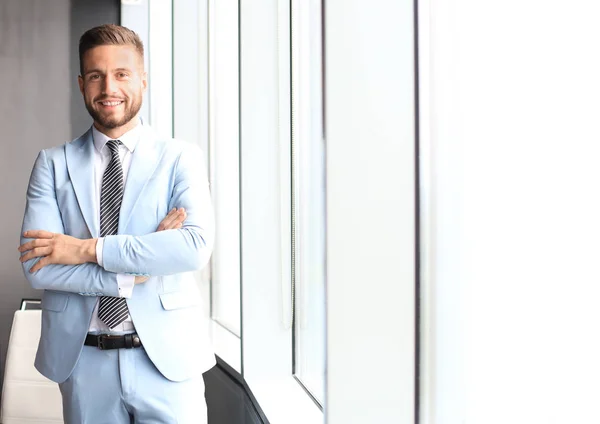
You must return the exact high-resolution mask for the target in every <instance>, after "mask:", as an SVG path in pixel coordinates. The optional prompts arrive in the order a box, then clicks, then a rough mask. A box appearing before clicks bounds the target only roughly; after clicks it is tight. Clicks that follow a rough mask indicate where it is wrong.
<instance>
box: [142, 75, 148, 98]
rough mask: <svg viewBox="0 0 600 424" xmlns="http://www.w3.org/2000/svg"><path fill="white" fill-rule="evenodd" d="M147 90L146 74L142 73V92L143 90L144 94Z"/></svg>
mask: <svg viewBox="0 0 600 424" xmlns="http://www.w3.org/2000/svg"><path fill="white" fill-rule="evenodd" d="M147 88H148V72H146V71H144V72H143V73H142V90H144V93H145V92H146V89H147Z"/></svg>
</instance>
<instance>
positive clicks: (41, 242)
mask: <svg viewBox="0 0 600 424" xmlns="http://www.w3.org/2000/svg"><path fill="white" fill-rule="evenodd" d="M49 245H50V240H49V239H35V240H31V241H28V242H27V243H23V244H22V245H20V246H19V248H18V250H19V252H21V253H23V252H26V251H28V250H31V249H33V248H36V247H44V246H49Z"/></svg>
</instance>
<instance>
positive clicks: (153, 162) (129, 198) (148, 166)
mask: <svg viewBox="0 0 600 424" xmlns="http://www.w3.org/2000/svg"><path fill="white" fill-rule="evenodd" d="M165 147H166V144H165V143H159V142H158V140H157V137H156V134H155V133H154V132H153V131H152V130H151V129H150V127H148V126H146V125H144V126H143V128H142V134H141V137H140V141H139V142H138V144H137V146H136V147H135V151H134V152H133V155H132V157H131V165H130V167H129V172H128V173H127V181H126V182H125V191H124V192H123V203H122V204H121V212H120V214H119V234H127V231H126V229H127V225H128V224H129V220H130V218H131V214H132V213H133V210H134V209H135V205H136V203H137V201H138V199H139V198H140V196H141V195H142V192H143V191H144V188H145V187H146V184H147V183H148V180H149V179H150V177H151V176H152V174H153V173H154V170H155V169H156V167H157V165H158V162H159V160H160V158H161V157H162V154H163V152H164V149H165Z"/></svg>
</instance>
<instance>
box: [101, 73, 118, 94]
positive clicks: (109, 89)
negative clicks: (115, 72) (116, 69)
mask: <svg viewBox="0 0 600 424" xmlns="http://www.w3.org/2000/svg"><path fill="white" fill-rule="evenodd" d="M102 89H103V91H104V94H111V93H114V92H115V91H116V89H117V81H116V80H115V79H114V78H113V77H112V76H110V75H107V76H106V77H105V78H104V86H103V87H102Z"/></svg>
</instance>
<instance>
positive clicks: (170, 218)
mask: <svg viewBox="0 0 600 424" xmlns="http://www.w3.org/2000/svg"><path fill="white" fill-rule="evenodd" d="M186 218H187V213H186V212H185V209H184V208H179V209H172V210H171V212H169V213H168V215H167V216H166V217H165V218H164V219H163V220H162V221H161V222H160V224H159V225H158V228H157V229H156V231H163V230H173V229H177V228H180V227H178V225H179V224H181V223H182V222H183V221H185V219H186Z"/></svg>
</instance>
